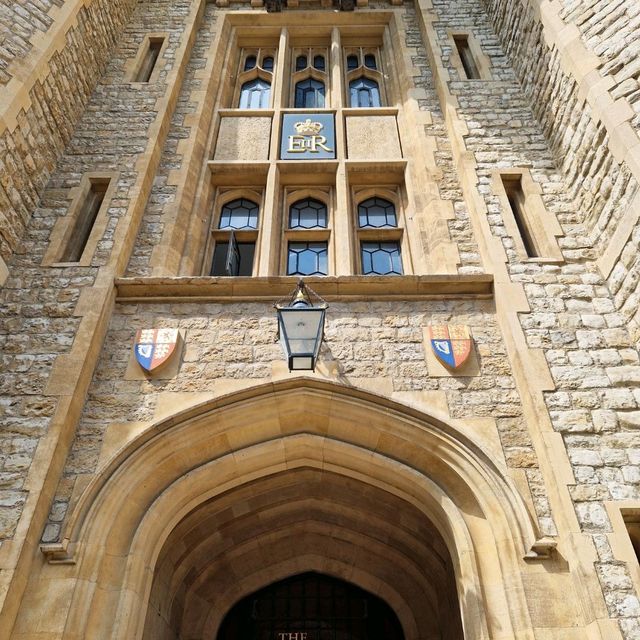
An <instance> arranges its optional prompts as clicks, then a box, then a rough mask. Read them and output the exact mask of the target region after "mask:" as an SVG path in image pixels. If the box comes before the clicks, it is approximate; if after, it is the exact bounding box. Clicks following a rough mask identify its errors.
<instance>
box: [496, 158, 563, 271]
mask: <svg viewBox="0 0 640 640" xmlns="http://www.w3.org/2000/svg"><path fill="white" fill-rule="evenodd" d="M494 188H495V190H496V192H497V193H498V195H499V198H500V202H501V206H502V212H503V219H504V224H505V227H506V230H507V233H508V235H509V236H511V238H512V240H513V247H514V250H515V254H516V257H517V258H518V259H520V260H528V261H532V262H561V261H562V259H563V258H562V251H561V250H560V247H559V245H558V240H557V237H558V236H561V235H562V229H561V228H560V225H559V224H558V221H557V220H556V217H555V216H554V215H553V214H552V213H551V212H550V211H548V210H547V209H546V207H545V206H544V203H543V201H542V198H541V197H540V193H541V188H540V185H538V184H537V183H535V182H534V181H533V179H532V177H531V175H530V173H529V172H528V170H526V169H514V170H511V171H509V172H499V173H497V174H495V175H494Z"/></svg>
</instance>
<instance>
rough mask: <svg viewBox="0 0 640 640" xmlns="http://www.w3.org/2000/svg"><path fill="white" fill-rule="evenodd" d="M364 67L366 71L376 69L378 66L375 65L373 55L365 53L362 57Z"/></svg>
mask: <svg viewBox="0 0 640 640" xmlns="http://www.w3.org/2000/svg"><path fill="white" fill-rule="evenodd" d="M364 66H365V67H367V69H377V68H378V66H377V65H376V57H375V56H374V55H373V53H367V54H366V55H365V56H364Z"/></svg>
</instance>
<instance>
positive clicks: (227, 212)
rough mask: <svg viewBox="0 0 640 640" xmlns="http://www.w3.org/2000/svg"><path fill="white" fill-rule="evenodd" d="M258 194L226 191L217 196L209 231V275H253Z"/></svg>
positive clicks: (258, 206) (256, 236)
mask: <svg viewBox="0 0 640 640" xmlns="http://www.w3.org/2000/svg"><path fill="white" fill-rule="evenodd" d="M260 200H261V198H260V194H258V193H255V192H247V193H238V192H235V191H233V192H229V193H227V194H223V195H222V197H221V198H219V202H220V204H219V205H218V211H217V215H216V223H215V228H214V230H213V231H212V233H211V241H210V245H212V249H211V251H210V255H211V260H210V262H209V264H210V265H211V266H210V269H209V275H212V276H252V275H253V272H254V263H255V253H256V241H257V239H258V220H259V212H260V205H259V202H260Z"/></svg>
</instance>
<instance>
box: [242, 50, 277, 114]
mask: <svg viewBox="0 0 640 640" xmlns="http://www.w3.org/2000/svg"><path fill="white" fill-rule="evenodd" d="M275 55H276V51H275V49H262V48H258V49H242V51H241V53H240V63H239V66H238V75H237V82H236V90H235V98H234V104H235V105H237V107H238V108H239V109H268V108H269V107H270V106H271V87H272V84H273V74H274V67H275Z"/></svg>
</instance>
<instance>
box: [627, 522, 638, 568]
mask: <svg viewBox="0 0 640 640" xmlns="http://www.w3.org/2000/svg"><path fill="white" fill-rule="evenodd" d="M624 524H625V526H626V527H627V533H628V534H629V539H630V540H631V544H632V545H633V550H634V551H635V552H636V558H637V559H638V562H640V515H636V516H632V517H625V518H624Z"/></svg>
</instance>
